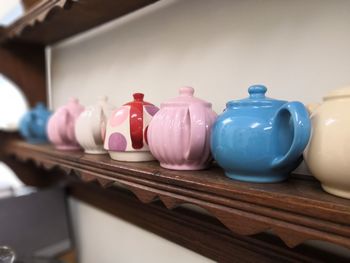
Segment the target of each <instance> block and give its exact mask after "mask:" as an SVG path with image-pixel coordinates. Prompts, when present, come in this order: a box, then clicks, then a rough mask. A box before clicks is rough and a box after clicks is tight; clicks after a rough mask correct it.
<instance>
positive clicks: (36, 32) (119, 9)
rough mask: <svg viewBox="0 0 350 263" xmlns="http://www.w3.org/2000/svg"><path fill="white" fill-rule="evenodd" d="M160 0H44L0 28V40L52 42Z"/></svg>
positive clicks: (36, 42)
mask: <svg viewBox="0 0 350 263" xmlns="http://www.w3.org/2000/svg"><path fill="white" fill-rule="evenodd" d="M156 1H158V0H122V1H115V0H79V1H73V0H43V1H41V2H40V3H39V4H37V5H35V6H33V7H32V8H31V9H29V10H28V11H27V12H26V13H25V14H24V15H23V16H22V17H21V18H19V19H18V20H17V21H16V22H14V23H13V24H11V25H10V26H8V27H6V28H4V29H3V30H2V31H0V42H5V41H8V40H11V41H16V42H26V43H35V44H41V45H49V44H52V43H55V42H57V41H59V40H63V39H65V38H67V37H70V36H73V35H76V34H78V33H81V32H83V31H86V30H88V29H91V28H93V27H96V26H98V25H101V24H103V23H105V22H108V21H110V20H112V19H115V18H118V17H121V16H123V15H126V14H128V13H131V12H133V11H135V10H137V9H140V8H142V7H145V6H147V5H149V4H152V3H154V2H156Z"/></svg>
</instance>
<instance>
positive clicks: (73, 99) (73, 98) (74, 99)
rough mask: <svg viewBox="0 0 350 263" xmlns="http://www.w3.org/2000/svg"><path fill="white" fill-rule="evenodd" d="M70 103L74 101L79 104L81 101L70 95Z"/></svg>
mask: <svg viewBox="0 0 350 263" xmlns="http://www.w3.org/2000/svg"><path fill="white" fill-rule="evenodd" d="M69 103H74V104H78V103H79V100H78V99H77V98H75V97H70V98H69Z"/></svg>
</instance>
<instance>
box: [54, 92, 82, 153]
mask: <svg viewBox="0 0 350 263" xmlns="http://www.w3.org/2000/svg"><path fill="white" fill-rule="evenodd" d="M83 111H84V106H82V105H80V104H79V101H78V99H75V98H71V99H70V101H69V102H68V103H67V104H66V105H64V106H61V107H60V108H58V109H57V111H55V113H54V114H53V115H52V116H51V118H50V120H49V122H48V126H47V134H48V137H49V140H50V141H51V142H52V143H53V144H54V145H55V147H56V148H57V149H59V150H78V149H80V146H79V143H78V141H77V139H76V137H75V131H74V126H75V122H76V120H77V118H78V117H79V115H80V114H81V113H82V112H83Z"/></svg>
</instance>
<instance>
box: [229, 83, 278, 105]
mask: <svg viewBox="0 0 350 263" xmlns="http://www.w3.org/2000/svg"><path fill="white" fill-rule="evenodd" d="M266 91H267V88H266V87H265V86H264V85H253V86H250V87H249V88H248V93H249V97H248V98H245V99H241V100H231V101H229V102H228V103H227V104H226V106H227V107H242V106H254V107H257V106H265V107H266V106H270V107H271V106H280V105H281V104H282V103H285V101H283V100H276V99H272V98H268V97H266V96H265V93H266Z"/></svg>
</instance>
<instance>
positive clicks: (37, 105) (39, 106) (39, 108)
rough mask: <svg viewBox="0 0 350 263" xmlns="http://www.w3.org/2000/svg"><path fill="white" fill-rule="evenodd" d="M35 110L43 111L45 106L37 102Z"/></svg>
mask: <svg viewBox="0 0 350 263" xmlns="http://www.w3.org/2000/svg"><path fill="white" fill-rule="evenodd" d="M36 108H37V109H38V110H43V109H45V105H44V103H42V102H38V103H37V104H36Z"/></svg>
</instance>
